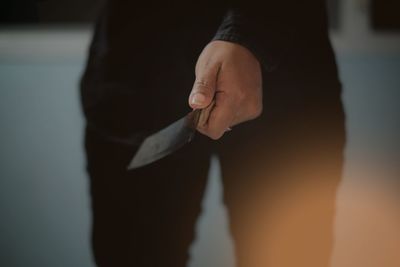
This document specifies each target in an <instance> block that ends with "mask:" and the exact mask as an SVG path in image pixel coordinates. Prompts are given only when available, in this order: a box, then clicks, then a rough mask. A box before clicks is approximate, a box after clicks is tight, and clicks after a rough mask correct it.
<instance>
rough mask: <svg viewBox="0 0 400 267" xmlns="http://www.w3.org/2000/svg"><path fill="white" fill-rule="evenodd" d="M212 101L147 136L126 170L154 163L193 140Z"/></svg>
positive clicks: (206, 117) (212, 104)
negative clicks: (206, 105)
mask: <svg viewBox="0 0 400 267" xmlns="http://www.w3.org/2000/svg"><path fill="white" fill-rule="evenodd" d="M213 106H214V101H212V103H211V104H210V105H209V106H208V107H206V108H204V109H196V110H193V111H192V112H190V113H189V114H187V115H186V116H185V117H183V118H181V119H179V120H177V121H175V122H173V123H172V124H170V125H168V126H167V127H165V128H164V129H162V130H160V131H158V132H156V133H154V134H152V135H150V136H148V137H147V138H146V139H145V140H144V141H143V142H142V143H141V145H140V146H139V149H138V150H137V152H136V154H135V155H134V157H133V158H132V160H131V162H130V163H129V165H128V167H127V168H128V170H132V169H136V168H139V167H142V166H145V165H147V164H150V163H152V162H155V161H157V160H159V159H161V158H163V157H165V156H167V155H169V154H171V153H173V152H175V151H176V150H178V149H179V148H181V147H182V146H184V145H185V144H187V143H189V142H190V141H192V140H193V138H194V135H195V132H196V128H197V125H199V124H203V123H206V121H207V119H208V116H209V113H210V112H211V109H212V108H213Z"/></svg>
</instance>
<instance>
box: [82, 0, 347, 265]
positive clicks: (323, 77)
mask: <svg viewBox="0 0 400 267" xmlns="http://www.w3.org/2000/svg"><path fill="white" fill-rule="evenodd" d="M81 95H82V104H83V110H84V114H85V117H86V125H87V126H86V130H85V149H86V155H87V170H88V174H89V177H90V192H91V203H92V221H93V224H92V246H93V253H94V260H95V262H96V264H97V266H99V267H107V266H113V267H115V266H151V267H156V266H163V267H168V266H171V267H181V266H182V267H183V266H186V264H187V263H188V260H189V257H190V255H189V253H188V248H189V246H190V244H191V242H192V241H193V240H194V238H195V231H194V226H195V222H196V219H197V217H198V215H199V213H200V212H201V199H202V197H203V194H204V189H205V184H206V180H207V173H208V167H209V158H210V155H211V154H213V153H216V154H218V156H219V158H220V164H221V169H222V180H223V185H224V203H225V205H226V206H227V208H228V213H229V219H230V230H231V233H232V236H233V239H234V241H235V252H236V261H237V265H238V266H239V267H268V266H273V267H276V266H282V267H286V266H297V267H298V266H300V267H302V266H308V267H313V266H315V267H317V266H318V267H324V266H328V265H329V258H330V255H331V251H332V246H333V222H334V210H335V194H336V190H337V186H338V183H339V182H340V177H341V171H342V162H343V147H344V143H345V128H344V112H343V107H342V102H341V84H340V81H339V78H338V73H337V68H336V63H335V58H334V54H333V51H332V48H331V45H330V42H329V38H328V30H327V22H326V11H325V3H324V1H323V0H312V1H307V2H302V1H294V0H291V1H263V2H262V1H257V0H248V1H241V0H236V1H228V0H226V1H224V0H220V1H215V0H214V1H211V0H202V1H180V0H173V1H152V2H140V3H138V2H134V1H121V0H108V1H106V2H105V4H104V7H103V8H102V10H101V12H100V15H99V17H98V20H97V22H96V26H95V31H94V36H93V39H92V43H91V47H90V52H89V57H88V62H87V66H86V69H85V72H84V74H83V77H82V80H81ZM213 99H215V105H214V107H213V109H212V110H211V113H210V115H209V117H208V120H207V122H205V123H203V124H201V125H199V126H198V129H197V130H198V132H200V134H198V135H197V136H196V137H195V138H194V140H193V142H191V143H190V144H188V145H186V146H184V147H183V148H182V149H180V150H178V151H177V152H175V153H173V154H171V155H169V156H167V157H165V158H163V159H161V160H159V161H156V162H154V163H152V164H150V165H147V166H144V167H141V168H138V169H134V170H129V171H128V170H127V165H128V163H129V161H130V159H131V158H132V156H133V155H134V154H135V152H136V151H137V149H138V146H139V145H140V143H141V142H142V141H143V139H144V138H145V137H146V136H148V135H150V134H151V133H154V132H156V131H158V130H160V129H162V128H163V127H165V126H167V125H168V124H170V123H172V122H173V121H175V120H176V119H178V118H180V117H182V116H184V115H185V114H187V113H188V112H189V111H190V110H191V109H193V108H196V109H198V108H205V107H207V106H208V105H209V104H210V103H211V101H213ZM231 127H233V130H232V131H227V130H228V129H229V128H231Z"/></svg>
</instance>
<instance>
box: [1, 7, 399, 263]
mask: <svg viewBox="0 0 400 267" xmlns="http://www.w3.org/2000/svg"><path fill="white" fill-rule="evenodd" d="M94 2H96V1H81V2H79V1H71V2H70V5H69V8H66V6H68V5H67V4H65V3H66V2H63V3H64V4H58V5H57V4H55V2H54V1H53V2H52V1H41V2H39V3H40V4H41V5H40V9H39V11H38V14H37V16H33V17H31V18H26V17H25V18H26V21H23V19H20V20H16V21H13V18H16V17H15V16H13V15H12V12H11V13H9V14H8V16H3V18H5V19H4V21H3V24H2V25H3V26H1V28H0V266H4V267H26V266H32V267H36V266H40V267H55V266H57V267H58V266H59V267H71V266H93V263H92V260H91V254H90V247H89V230H90V213H89V211H90V210H89V208H90V203H89V198H88V188H87V181H86V174H85V161H84V156H83V148H82V133H83V118H82V114H81V109H80V103H79V94H78V81H79V77H80V75H81V72H82V69H83V67H84V64H85V58H86V51H87V47H88V42H89V39H90V34H91V26H90V25H89V24H88V23H87V22H88V21H90V20H91V19H92V18H93V16H94V14H95V10H96V5H94ZM382 2H385V1H384V0H382V1H379V0H377V1H368V0H342V1H330V2H329V6H330V12H331V25H332V31H331V36H332V40H333V44H334V47H335V51H336V54H337V59H338V62H339V68H340V74H341V79H342V82H343V85H344V94H343V100H344V103H345V109H346V113H347V127H348V132H347V137H348V144H347V149H346V166H345V173H344V179H343V182H342V184H341V187H340V190H339V192H338V200H337V205H338V208H337V218H336V229H335V235H336V243H335V250H334V253H333V258H332V264H333V267H392V266H393V267H398V266H400V256H399V255H397V254H398V251H399V249H400V204H399V203H400V202H399V200H400V199H399V198H400V195H399V193H400V164H399V162H400V142H399V137H400V32H399V24H398V23H399V22H398V19H397V21H396V17H398V15H397V14H399V13H398V11H399V9H396V8H388V7H390V3H389V2H392V5H393V7H398V6H399V5H398V4H396V3H395V2H396V1H390V0H386V2H385V3H386V4H382ZM13 3H14V4H15V5H17V4H18V1H15V2H13ZM387 3H389V4H387ZM63 5H64V6H63ZM74 8H75V9H74ZM9 10H12V9H9ZM49 10H52V11H49ZM74 10H81V11H80V12H77V11H76V12H74ZM393 10H396V12H393ZM57 12H58V13H57ZM17 13H18V12H17ZM68 13H70V15H69V16H68V15H67V14H68ZM392 13H393V14H394V15H393V14H392ZM57 14H59V15H57ZM7 18H8V19H7ZM37 18H44V19H43V21H42V23H34V24H29V25H27V24H26V23H27V22H36V21H37ZM20 22H24V23H23V24H20ZM66 22H68V23H67V24H65V23H66ZM85 22H86V24H85ZM60 23H61V24H60ZM82 23H83V24H82ZM219 176H220V175H219V166H218V159H217V158H213V159H212V166H211V169H210V180H209V184H208V188H207V194H206V197H205V199H204V200H203V205H204V206H205V210H204V213H203V214H202V216H201V217H200V218H199V221H198V225H197V227H198V232H199V234H198V238H197V240H196V242H195V243H194V244H193V246H192V248H191V253H192V255H193V258H192V261H191V263H190V266H191V267H204V266H221V267H223V266H226V267H230V266H233V263H234V259H233V250H232V243H231V240H230V236H229V234H228V230H227V228H226V222H227V218H226V213H225V210H224V207H223V206H222V204H221V201H220V199H221V194H222V188H221V184H220V181H219Z"/></svg>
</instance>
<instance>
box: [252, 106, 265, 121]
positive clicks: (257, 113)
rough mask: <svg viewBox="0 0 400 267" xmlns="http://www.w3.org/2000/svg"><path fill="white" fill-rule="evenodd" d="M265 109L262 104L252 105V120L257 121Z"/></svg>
mask: <svg viewBox="0 0 400 267" xmlns="http://www.w3.org/2000/svg"><path fill="white" fill-rule="evenodd" d="M262 111H263V107H262V105H261V104H255V105H251V106H250V108H249V116H250V118H251V119H255V118H257V117H259V116H260V115H261V114H262Z"/></svg>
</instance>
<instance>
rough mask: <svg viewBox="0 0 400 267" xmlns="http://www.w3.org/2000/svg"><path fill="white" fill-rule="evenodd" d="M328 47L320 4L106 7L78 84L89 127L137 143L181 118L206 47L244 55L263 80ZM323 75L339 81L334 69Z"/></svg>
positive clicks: (119, 3) (255, 1)
mask: <svg viewBox="0 0 400 267" xmlns="http://www.w3.org/2000/svg"><path fill="white" fill-rule="evenodd" d="M325 39H327V25H326V15H325V6H324V1H323V0H308V1H296V0H286V1H259V0H246V1H245V0H243V1H240V0H236V1H228V0H225V1H222V0H219V1H218V0H203V1H201V0H195V1H183V0H173V1H162V0H160V1H147V2H145V3H140V4H139V3H137V2H136V1H127V0H126V1H123V0H109V1H107V2H106V3H105V5H104V8H103V9H102V12H101V13H100V15H99V18H98V21H97V23H96V27H95V33H94V37H93V40H92V44H91V47H90V54H89V60H88V63H87V67H86V71H85V73H84V76H83V79H82V83H81V91H82V101H83V108H84V113H85V115H86V118H87V122H88V125H89V127H91V128H92V129H95V130H96V131H98V132H99V133H100V134H102V135H104V136H107V137H111V138H114V139H115V140H117V139H118V140H124V142H127V143H137V142H139V141H138V140H140V138H138V137H142V136H144V135H146V134H149V133H151V132H154V131H156V130H158V129H160V128H161V127H163V126H165V125H167V124H169V123H171V122H172V121H173V120H175V119H177V118H179V117H181V116H183V115H184V114H185V113H186V112H188V111H189V110H190V109H189V107H188V104H187V98H188V95H189V93H190V90H191V87H192V84H193V81H194V67H195V64H196V60H197V57H198V56H199V54H200V53H201V51H202V49H203V48H204V47H205V46H206V45H207V43H209V42H210V41H211V40H225V41H230V42H235V43H238V44H241V45H243V46H245V47H247V48H248V49H249V50H250V51H251V52H253V54H254V55H255V56H256V57H257V58H258V60H259V61H260V63H261V64H262V67H263V70H264V71H265V72H268V71H273V70H274V69H276V68H279V66H280V64H281V63H282V62H284V61H285V60H286V58H287V57H288V56H289V55H293V54H295V53H297V54H299V53H303V52H305V51H310V53H311V54H313V55H315V56H314V58H318V50H320V49H322V48H321V47H323V48H327V47H328V46H327V45H326V44H325V42H326V41H325ZM322 43H324V45H323V46H321V45H320V44H322ZM310 44H311V46H312V45H314V46H315V47H310ZM311 51H312V52H311ZM328 54H329V53H328ZM324 55H326V53H325V54H324ZM308 56H310V55H308ZM310 58H313V56H312V55H311V57H310ZM305 61H306V60H304V62H305ZM304 62H303V63H302V62H301V60H300V61H299V62H298V64H299V67H300V68H302V67H304V66H302V65H304ZM310 62H312V60H311V61H310ZM310 64H313V63H310ZM315 64H317V63H315ZM327 72H332V73H333V75H336V74H335V68H334V66H333V67H332V68H331V69H329V70H328V69H327Z"/></svg>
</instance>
